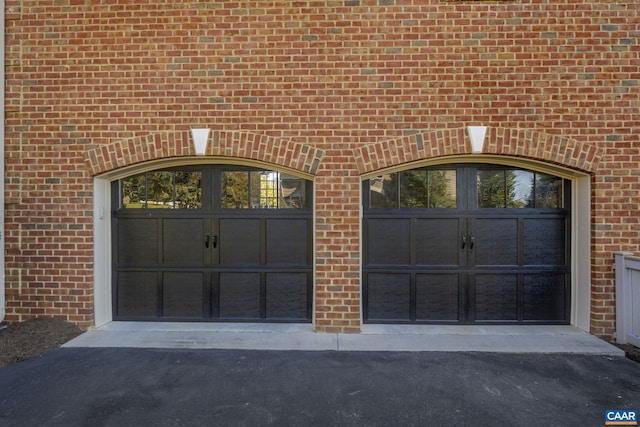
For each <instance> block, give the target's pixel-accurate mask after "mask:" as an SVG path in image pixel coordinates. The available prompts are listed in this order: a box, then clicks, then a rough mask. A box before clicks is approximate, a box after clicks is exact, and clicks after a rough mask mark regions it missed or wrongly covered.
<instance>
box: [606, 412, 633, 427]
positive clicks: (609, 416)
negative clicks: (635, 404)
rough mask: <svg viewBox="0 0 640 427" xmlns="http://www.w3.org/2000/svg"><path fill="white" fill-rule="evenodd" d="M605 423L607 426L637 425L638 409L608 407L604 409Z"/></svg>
mask: <svg viewBox="0 0 640 427" xmlns="http://www.w3.org/2000/svg"><path fill="white" fill-rule="evenodd" d="M604 424H605V425H607V426H637V425H638V411H634V410H630V409H608V410H606V411H604Z"/></svg>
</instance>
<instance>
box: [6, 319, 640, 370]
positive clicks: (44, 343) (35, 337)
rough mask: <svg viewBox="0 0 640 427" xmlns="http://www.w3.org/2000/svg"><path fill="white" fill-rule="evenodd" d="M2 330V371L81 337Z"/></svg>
mask: <svg viewBox="0 0 640 427" xmlns="http://www.w3.org/2000/svg"><path fill="white" fill-rule="evenodd" d="M0 327H2V328H3V329H0V368H2V367H3V366H6V365H9V364H11V363H16V362H20V361H21V360H25V359H28V358H30V357H33V356H37V355H39V354H42V353H44V352H45V351H48V350H52V349H54V348H57V347H60V346H61V345H62V344H64V343H66V342H67V341H69V340H71V339H73V338H75V337H77V336H78V335H80V334H81V333H82V331H81V330H80V329H79V328H78V327H77V326H76V325H74V324H72V323H68V322H65V321H64V320H60V319H54V318H50V317H46V318H45V317H43V318H38V319H33V320H27V321H26V322H22V323H12V324H9V325H6V324H3V325H0ZM614 345H617V346H618V347H619V348H621V349H623V350H624V352H625V355H626V356H627V358H629V359H631V360H633V361H634V362H638V363H640V348H638V347H634V346H632V345H630V344H614Z"/></svg>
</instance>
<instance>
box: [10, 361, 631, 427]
mask: <svg viewBox="0 0 640 427" xmlns="http://www.w3.org/2000/svg"><path fill="white" fill-rule="evenodd" d="M607 409H635V410H640V364H638V363H634V362H632V361H630V360H628V359H625V358H622V357H611V356H594V355H572V354H553V355H545V354H498V353H473V352H466V353H463V352H456V353H451V352H411V353H406V352H336V351H321V352H305V351H257V350H185V349H171V350H159V349H124V348H60V349H56V350H53V351H51V352H48V353H46V354H44V355H42V356H39V357H35V358H32V359H30V360H27V361H25V362H21V363H18V364H15V365H11V366H7V367H5V368H2V369H0V425H3V426H21V427H25V426H43V425H46V426H66V427H67V426H117V427H122V426H270V425H273V426H403V425H414V426H431V425H437V426H444V425H446V426H453V425H455V426H460V425H465V426H469V425H473V426H484V425H486V426H498V425H509V426H534V425H538V426H542V425H545V426H553V425H556V426H602V425H604V411H605V410H607Z"/></svg>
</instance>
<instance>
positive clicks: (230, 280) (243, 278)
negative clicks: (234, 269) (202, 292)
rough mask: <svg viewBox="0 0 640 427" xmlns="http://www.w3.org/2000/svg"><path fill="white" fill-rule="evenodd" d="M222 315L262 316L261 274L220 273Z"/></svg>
mask: <svg viewBox="0 0 640 427" xmlns="http://www.w3.org/2000/svg"><path fill="white" fill-rule="evenodd" d="M219 307H220V317H221V318H223V319H259V318H260V274H259V273H220V306H219Z"/></svg>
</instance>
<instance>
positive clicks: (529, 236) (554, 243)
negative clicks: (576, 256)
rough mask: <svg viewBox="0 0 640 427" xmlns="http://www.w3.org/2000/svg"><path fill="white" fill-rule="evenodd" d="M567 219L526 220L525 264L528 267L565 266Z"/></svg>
mask: <svg viewBox="0 0 640 427" xmlns="http://www.w3.org/2000/svg"><path fill="white" fill-rule="evenodd" d="M565 223H566V219H565V218H549V219H547V218H543V219H539V218H535V219H530V218H527V219H525V220H524V240H525V242H526V243H525V245H524V263H525V264H527V265H565V264H566V256H565V254H566V235H565Z"/></svg>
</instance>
